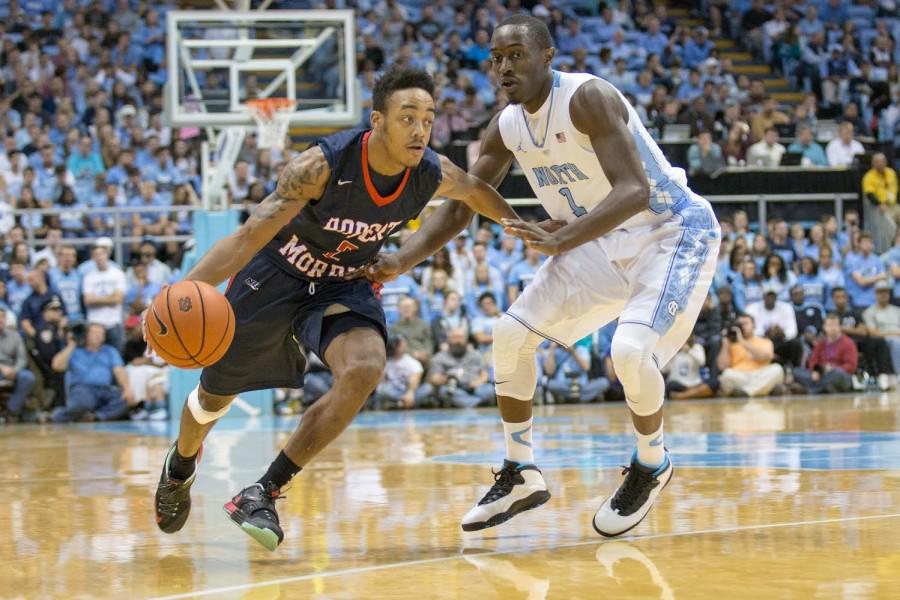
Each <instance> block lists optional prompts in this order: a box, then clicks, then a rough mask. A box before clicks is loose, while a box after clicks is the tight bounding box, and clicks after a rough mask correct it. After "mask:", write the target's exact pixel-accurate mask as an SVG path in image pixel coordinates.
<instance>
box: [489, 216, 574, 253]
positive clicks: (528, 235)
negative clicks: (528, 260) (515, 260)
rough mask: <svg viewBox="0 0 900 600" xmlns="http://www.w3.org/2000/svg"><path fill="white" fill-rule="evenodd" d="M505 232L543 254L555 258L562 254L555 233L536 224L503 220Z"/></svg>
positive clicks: (516, 220)
mask: <svg viewBox="0 0 900 600" xmlns="http://www.w3.org/2000/svg"><path fill="white" fill-rule="evenodd" d="M503 231H504V232H506V233H507V234H508V235H513V236H515V237H517V238H519V239H521V240H523V241H524V242H525V245H526V246H528V247H529V248H534V249H535V250H537V251H538V252H540V253H541V254H546V255H547V256H555V255H557V254H559V253H560V252H562V248H560V244H559V241H558V240H557V239H556V234H555V232H554V233H551V232H549V231H547V230H545V229H544V228H543V227H541V226H540V225H537V224H535V223H529V222H527V221H522V220H518V219H503ZM554 231H555V230H554Z"/></svg>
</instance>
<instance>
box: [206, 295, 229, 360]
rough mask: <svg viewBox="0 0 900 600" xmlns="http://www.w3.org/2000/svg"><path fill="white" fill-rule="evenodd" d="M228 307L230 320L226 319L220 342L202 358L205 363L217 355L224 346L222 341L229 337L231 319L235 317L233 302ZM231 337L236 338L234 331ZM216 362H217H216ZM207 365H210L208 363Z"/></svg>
mask: <svg viewBox="0 0 900 600" xmlns="http://www.w3.org/2000/svg"><path fill="white" fill-rule="evenodd" d="M226 301H227V299H226ZM227 308H228V311H227V314H228V320H227V321H225V330H224V331H223V332H222V338H221V339H220V340H219V343H217V344H216V347H215V348H213V349H212V350H210V351H209V352H208V353H207V354H206V356H204V357H203V358H202V359H201V362H204V363H205V362H206V360H207V359H209V357H210V356H213V355H215V353H216V352H218V351H219V348H220V347H221V346H222V342H224V341H225V338H227V337H228V328H229V327H230V326H231V320H232V318H233V317H234V311H233V310H232V309H231V304H230V303H229V304H228V307H227ZM235 325H237V323H235ZM231 337H232V340H233V339H234V333H233V332H232V336H231ZM226 352H227V350H226ZM219 358H220V359H221V358H222V357H219ZM214 364H215V363H214ZM207 366H210V365H207Z"/></svg>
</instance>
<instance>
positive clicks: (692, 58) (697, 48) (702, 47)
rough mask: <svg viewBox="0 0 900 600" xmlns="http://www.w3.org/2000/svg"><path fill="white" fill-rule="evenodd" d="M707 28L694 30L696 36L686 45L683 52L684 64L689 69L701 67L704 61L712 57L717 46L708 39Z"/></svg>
mask: <svg viewBox="0 0 900 600" xmlns="http://www.w3.org/2000/svg"><path fill="white" fill-rule="evenodd" d="M708 35H709V32H707V30H706V27H697V28H696V29H694V35H693V37H691V39H689V40H688V41H687V43H685V45H684V49H683V50H682V52H681V55H682V57H683V58H684V64H685V66H687V67H688V68H689V69H694V68H697V67H699V66H700V65H701V64H702V63H703V61H705V60H706V59H707V58H709V57H710V55H711V54H712V51H713V48H715V47H716V45H715V44H714V43H713V42H712V40H710V39H709V37H708Z"/></svg>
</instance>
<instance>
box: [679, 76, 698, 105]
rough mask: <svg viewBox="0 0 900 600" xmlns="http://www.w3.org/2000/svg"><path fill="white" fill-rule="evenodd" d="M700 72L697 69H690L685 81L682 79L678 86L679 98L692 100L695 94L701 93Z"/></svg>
mask: <svg viewBox="0 0 900 600" xmlns="http://www.w3.org/2000/svg"><path fill="white" fill-rule="evenodd" d="M701 77H702V76H701V73H700V71H699V70H697V69H692V70H691V74H690V76H689V77H688V80H687V81H683V82H682V83H681V85H680V86H678V96H677V97H678V99H679V100H693V99H694V98H696V97H697V96H702V95H703V82H702V81H701Z"/></svg>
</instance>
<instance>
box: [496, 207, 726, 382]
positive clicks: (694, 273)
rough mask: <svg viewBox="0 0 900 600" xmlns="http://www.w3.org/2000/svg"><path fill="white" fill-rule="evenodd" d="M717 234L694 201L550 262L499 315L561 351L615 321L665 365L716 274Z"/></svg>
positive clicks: (684, 336) (706, 213) (694, 318)
mask: <svg viewBox="0 0 900 600" xmlns="http://www.w3.org/2000/svg"><path fill="white" fill-rule="evenodd" d="M720 237H721V233H720V231H719V225H718V222H717V221H716V218H715V215H714V214H713V211H712V208H711V207H710V205H709V203H708V202H706V200H703V199H702V198H699V197H695V198H694V199H692V200H690V201H686V202H684V203H683V204H682V206H681V208H680V210H676V212H675V214H673V216H672V217H671V218H670V219H668V220H665V221H663V222H661V223H659V224H656V225H647V226H643V227H640V228H636V229H632V230H624V229H618V230H616V231H613V232H611V233H609V234H607V235H605V236H603V237H601V238H598V239H596V240H593V241H591V242H588V243H586V244H582V245H581V246H579V247H577V248H575V249H573V250H570V251H569V252H566V253H564V254H560V255H558V256H553V257H551V258H550V259H549V260H547V261H545V262H544V264H543V265H541V267H540V268H539V269H538V272H537V274H536V275H535V277H534V279H533V280H532V282H531V283H530V284H529V285H528V286H527V287H526V288H525V291H523V292H522V295H521V296H519V297H518V298H517V299H516V301H515V302H514V303H513V305H512V306H510V307H509V310H508V311H507V314H509V316H511V317H512V318H514V319H516V320H517V321H519V322H520V323H522V324H523V325H524V326H526V327H528V328H529V329H531V330H532V331H534V332H535V333H537V334H538V335H540V336H542V337H544V338H547V339H549V340H552V341H554V342H556V343H558V344H561V345H563V346H571V345H572V344H574V343H575V342H577V341H578V340H580V339H581V338H583V337H585V336H587V335H590V334H593V333H594V332H595V331H597V330H598V329H600V328H601V327H603V326H604V325H606V324H607V323H609V322H611V321H613V320H614V319H617V318H618V319H619V323H620V324H621V323H640V324H643V325H647V326H648V327H650V328H651V329H653V330H654V331H655V332H656V333H658V334H659V335H660V341H659V344H658V345H657V348H656V351H655V352H654V354H655V356H656V359H657V361H658V363H659V364H660V366H662V365H665V364H666V363H667V362H668V361H669V359H671V358H672V356H674V355H675V353H676V352H678V349H679V348H681V346H682V345H684V342H685V340H687V338H688V336H689V335H690V333H691V331H693V328H694V324H695V323H696V321H697V315H698V314H699V313H700V308H701V307H702V306H703V301H704V299H705V298H706V294H707V293H708V291H709V287H710V284H711V283H712V280H713V275H714V274H715V271H716V260H717V257H718V251H719V240H720Z"/></svg>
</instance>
